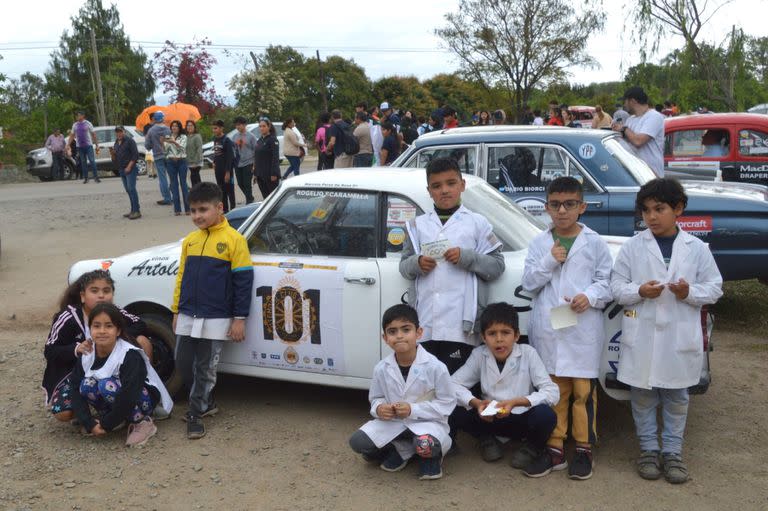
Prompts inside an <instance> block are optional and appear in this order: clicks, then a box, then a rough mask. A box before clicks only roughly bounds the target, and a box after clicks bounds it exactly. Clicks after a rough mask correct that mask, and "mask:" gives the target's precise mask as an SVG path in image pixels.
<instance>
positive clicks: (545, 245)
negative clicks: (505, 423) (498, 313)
mask: <svg viewBox="0 0 768 511" xmlns="http://www.w3.org/2000/svg"><path fill="white" fill-rule="evenodd" d="M546 208H547V213H549V216H550V218H551V219H552V226H551V228H550V229H548V230H546V231H544V232H542V233H541V234H539V235H538V236H536V238H534V239H533V241H531V246H530V247H528V256H527V257H526V258H525V269H524V270H523V282H522V285H523V289H524V290H525V291H528V292H529V293H533V294H535V298H534V299H533V310H532V312H531V315H530V318H529V325H528V339H529V340H530V342H531V346H533V347H534V348H536V351H538V353H539V355H540V356H541V358H542V360H543V361H544V365H545V366H546V368H547V372H548V373H549V374H550V375H551V377H552V380H553V381H554V382H555V383H556V384H557V386H558V387H559V389H560V401H559V402H558V403H557V404H556V405H555V413H557V427H555V430H554V431H553V432H552V436H551V437H550V438H549V441H548V442H547V446H548V448H549V453H550V457H551V462H550V463H549V464H546V463H545V464H544V465H542V466H540V467H536V468H535V469H534V472H535V473H536V474H539V475H546V474H548V473H549V472H550V471H551V470H563V469H565V468H566V467H568V462H567V461H566V459H565V451H564V449H563V442H564V441H565V437H566V433H567V432H568V416H569V411H570V416H571V435H572V436H573V439H574V440H575V441H576V452H575V454H574V457H573V460H572V461H571V465H570V468H569V469H568V477H570V478H571V479H589V478H590V477H592V446H593V445H594V444H595V442H596V441H597V433H596V416H597V377H598V373H599V370H600V357H601V355H602V352H603V343H604V342H605V330H604V327H603V314H602V310H601V309H603V308H604V307H605V306H606V305H607V304H608V302H610V301H611V290H610V276H611V266H612V263H613V261H612V260H611V254H610V252H609V251H608V245H606V243H605V241H603V239H602V238H601V237H600V235H598V234H597V233H596V232H595V231H593V230H592V229H590V228H589V227H587V226H586V225H584V224H582V223H579V222H578V220H579V217H580V216H581V215H582V214H583V213H584V211H585V210H586V209H587V205H586V204H585V203H584V191H583V188H582V186H581V183H579V182H578V181H577V180H576V179H574V178H572V177H559V178H557V179H555V180H554V181H552V182H551V183H550V184H549V187H548V188H547V203H546ZM560 317H564V321H563V320H561V319H560ZM529 452H530V449H527V448H526V446H523V448H521V449H520V451H518V453H517V455H516V456H515V458H513V460H512V462H513V465H517V466H518V468H523V467H524V466H525V465H526V464H527V463H528V462H529V459H530V458H529V457H530V454H529Z"/></svg>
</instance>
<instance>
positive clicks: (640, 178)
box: [603, 137, 656, 186]
mask: <svg viewBox="0 0 768 511" xmlns="http://www.w3.org/2000/svg"><path fill="white" fill-rule="evenodd" d="M603 146H605V148H606V150H607V151H608V152H609V153H611V156H613V157H614V158H616V161H618V162H619V163H621V165H622V166H623V167H624V168H625V169H627V170H628V171H629V173H630V174H631V175H632V177H633V178H634V179H635V181H636V182H637V184H638V185H640V186H642V185H644V184H645V183H647V182H648V181H650V180H651V179H656V174H655V173H654V172H653V171H652V170H651V167H649V166H648V164H647V163H645V162H644V161H643V160H641V159H640V158H638V157H637V156H635V155H634V154H632V153H631V152H629V151H628V150H627V149H626V148H625V147H624V146H623V145H622V144H621V142H619V139H618V138H617V137H609V138H604V139H603Z"/></svg>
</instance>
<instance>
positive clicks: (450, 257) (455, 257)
mask: <svg viewBox="0 0 768 511" xmlns="http://www.w3.org/2000/svg"><path fill="white" fill-rule="evenodd" d="M443 257H445V260H446V261H448V262H449V263H453V264H459V259H461V249H460V248H459V247H453V248H449V249H448V250H446V251H445V253H444V254H443Z"/></svg>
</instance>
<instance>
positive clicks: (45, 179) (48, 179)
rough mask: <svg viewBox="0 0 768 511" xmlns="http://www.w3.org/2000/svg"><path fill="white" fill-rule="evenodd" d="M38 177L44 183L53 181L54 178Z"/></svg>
mask: <svg viewBox="0 0 768 511" xmlns="http://www.w3.org/2000/svg"><path fill="white" fill-rule="evenodd" d="M37 177H38V178H39V179H40V181H42V182H43V183H47V182H49V181H53V178H52V177H51V176H37Z"/></svg>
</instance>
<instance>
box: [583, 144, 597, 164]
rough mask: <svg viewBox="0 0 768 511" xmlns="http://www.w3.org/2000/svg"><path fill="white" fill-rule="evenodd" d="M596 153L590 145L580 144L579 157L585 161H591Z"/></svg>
mask: <svg viewBox="0 0 768 511" xmlns="http://www.w3.org/2000/svg"><path fill="white" fill-rule="evenodd" d="M596 152H597V150H596V149H595V146H594V145H592V144H581V146H579V156H581V157H582V158H583V159H585V160H591V159H592V157H593V156H594V155H595V153H596Z"/></svg>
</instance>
